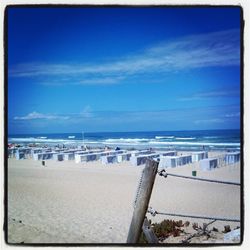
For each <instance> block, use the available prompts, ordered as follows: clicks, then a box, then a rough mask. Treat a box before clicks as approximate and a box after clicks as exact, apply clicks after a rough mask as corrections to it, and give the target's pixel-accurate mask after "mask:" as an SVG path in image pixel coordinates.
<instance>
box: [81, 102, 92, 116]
mask: <svg viewBox="0 0 250 250" xmlns="http://www.w3.org/2000/svg"><path fill="white" fill-rule="evenodd" d="M80 116H81V117H84V118H91V117H93V116H94V115H93V113H92V110H91V107H90V106H89V105H87V106H85V107H84V109H83V110H82V112H81V113H80Z"/></svg>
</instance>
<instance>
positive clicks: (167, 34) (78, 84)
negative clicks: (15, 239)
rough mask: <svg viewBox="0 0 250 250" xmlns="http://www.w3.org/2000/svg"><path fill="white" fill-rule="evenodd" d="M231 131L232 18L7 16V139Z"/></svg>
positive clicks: (235, 35)
mask: <svg viewBox="0 0 250 250" xmlns="http://www.w3.org/2000/svg"><path fill="white" fill-rule="evenodd" d="M239 127H240V9H239V8H205V7H203V8H190V7H189V8H173V7H172V8H13V7H12V8H9V9H8V128H9V133H10V134H13V133H54V132H58V133H61V132H81V131H85V132H98V131H143V130H144V131H150V130H199V129H232V128H236V129H237V128H239Z"/></svg>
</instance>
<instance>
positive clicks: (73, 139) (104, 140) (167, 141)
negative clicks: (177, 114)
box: [8, 129, 241, 151]
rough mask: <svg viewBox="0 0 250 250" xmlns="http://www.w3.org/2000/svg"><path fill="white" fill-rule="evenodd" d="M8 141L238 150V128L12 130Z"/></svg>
mask: <svg viewBox="0 0 250 250" xmlns="http://www.w3.org/2000/svg"><path fill="white" fill-rule="evenodd" d="M8 143H18V144H30V143H38V144H46V145H55V144H64V145H83V144H85V145H88V146H92V147H100V146H101V147H103V146H109V147H117V146H118V147H121V148H137V149H143V148H155V149H176V150H191V151H193V150H203V149H206V150H240V146H241V145H240V130H238V129H234V130H199V131H198V130H196V131H147V132H97V133H87V132H86V133H60V134H59V133H58V134H57V133H55V134H12V135H9V136H8Z"/></svg>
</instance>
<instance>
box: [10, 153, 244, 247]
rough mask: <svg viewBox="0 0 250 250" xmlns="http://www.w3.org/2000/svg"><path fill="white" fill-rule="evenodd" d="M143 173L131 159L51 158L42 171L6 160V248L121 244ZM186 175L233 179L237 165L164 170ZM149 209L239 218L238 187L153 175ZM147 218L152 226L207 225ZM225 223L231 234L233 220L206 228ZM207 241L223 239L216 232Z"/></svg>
mask: <svg viewBox="0 0 250 250" xmlns="http://www.w3.org/2000/svg"><path fill="white" fill-rule="evenodd" d="M214 154H215V153H214ZM210 156H211V153H210ZM143 168H144V166H138V167H134V166H132V165H131V164H130V162H123V163H119V164H118V163H114V164H108V165H102V164H101V162H91V163H79V164H76V163H75V162H74V161H63V162H57V161H54V160H48V161H46V166H45V167H43V166H42V165H41V162H40V161H34V160H31V159H25V160H15V159H8V241H9V243H126V239H127V234H128V229H129V226H130V222H131V218H132V214H133V202H134V197H135V192H136V188H137V184H138V180H139V178H140V175H141V171H142V169H143ZM193 170H196V171H197V177H204V178H211V179H217V180H226V181H235V182H240V164H239V163H238V164H235V165H231V166H224V167H221V168H218V169H215V170H213V171H201V170H200V169H199V166H198V164H191V165H185V166H182V167H177V168H168V172H171V173H178V174H183V175H189V176H191V175H192V171H193ZM149 205H150V206H151V207H153V208H154V209H155V210H157V211H160V212H168V213H182V214H193V215H201V216H213V217H226V218H236V219H240V187H238V186H231V185H223V184H214V183H207V182H199V181H191V180H185V179H180V178H174V177H171V176H168V177H167V178H164V177H160V176H159V175H157V177H156V180H155V185H154V189H153V192H152V196H151V200H150V203H149ZM147 217H148V219H151V220H152V222H160V221H162V220H164V219H175V220H179V219H182V220H183V222H185V221H189V222H191V223H193V222H196V223H199V225H202V223H204V222H206V223H208V222H209V221H208V220H200V219H192V220H191V219H186V218H178V217H168V216H162V215H157V216H155V217H153V216H151V215H150V214H147ZM225 225H230V226H231V229H234V228H236V227H237V226H240V223H236V222H219V221H216V222H214V223H213V224H212V225H211V227H216V228H218V230H219V232H220V231H222V230H223V229H224V226H225ZM191 231H192V230H191ZM191 233H192V232H191ZM178 241H180V239H179V237H176V238H173V237H172V238H171V237H169V238H168V239H167V240H166V241H165V243H167V242H174V243H178ZM197 241H198V242H200V240H196V241H194V242H197ZM214 241H215V242H223V234H219V236H218V237H217V238H216V239H215V240H214ZM204 242H206V241H204ZM210 242H213V241H210Z"/></svg>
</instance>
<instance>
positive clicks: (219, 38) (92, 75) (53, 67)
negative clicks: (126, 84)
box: [9, 30, 240, 84]
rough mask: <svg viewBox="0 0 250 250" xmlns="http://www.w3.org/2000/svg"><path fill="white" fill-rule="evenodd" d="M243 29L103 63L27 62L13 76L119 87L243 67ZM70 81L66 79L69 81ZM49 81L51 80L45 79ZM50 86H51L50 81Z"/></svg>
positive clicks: (188, 38) (189, 38)
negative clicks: (155, 76) (153, 77)
mask: <svg viewBox="0 0 250 250" xmlns="http://www.w3.org/2000/svg"><path fill="white" fill-rule="evenodd" d="M239 39H240V33H239V30H226V31H220V32H213V33H207V34H198V35H197V34H196V35H192V36H186V37H180V38H178V39H176V40H172V41H165V42H163V43H161V44H158V45H154V46H152V47H151V48H149V49H146V50H144V52H142V53H140V54H139V53H138V54H134V55H130V56H127V57H123V58H118V59H117V60H113V61H111V62H110V60H109V61H108V62H107V63H103V64H98V63H96V64H50V63H43V64H41V63H28V64H27V63H24V64H19V65H15V66H14V67H12V68H10V69H9V76H10V77H38V76H39V77H40V78H41V77H43V78H49V79H50V81H51V83H52V84H55V82H59V83H60V84H115V83H119V82H120V81H121V80H123V79H124V78H126V77H129V76H137V75H138V74H141V73H143V74H147V73H149V74H151V73H159V72H166V73H168V72H176V71H177V72H178V71H180V70H189V69H195V68H204V67H214V66H216V67H222V66H230V65H239V64H240V49H239V47H240V41H239ZM65 79H66V80H65ZM44 81H45V82H47V79H44ZM50 81H48V82H47V84H49V82H50Z"/></svg>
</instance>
